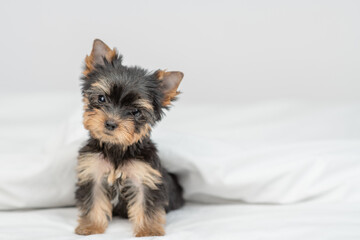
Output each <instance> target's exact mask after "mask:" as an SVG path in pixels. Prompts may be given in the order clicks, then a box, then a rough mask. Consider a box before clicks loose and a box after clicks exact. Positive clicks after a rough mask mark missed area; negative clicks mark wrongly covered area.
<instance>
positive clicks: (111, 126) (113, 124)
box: [105, 120, 118, 131]
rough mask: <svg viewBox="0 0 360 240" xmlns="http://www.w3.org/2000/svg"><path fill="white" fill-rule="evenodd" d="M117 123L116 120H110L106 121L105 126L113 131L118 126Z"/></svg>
mask: <svg viewBox="0 0 360 240" xmlns="http://www.w3.org/2000/svg"><path fill="white" fill-rule="evenodd" d="M117 126H118V125H117V124H116V122H114V121H111V120H108V121H106V122H105V128H106V129H107V130H110V131H113V130H114V129H115V128H117Z"/></svg>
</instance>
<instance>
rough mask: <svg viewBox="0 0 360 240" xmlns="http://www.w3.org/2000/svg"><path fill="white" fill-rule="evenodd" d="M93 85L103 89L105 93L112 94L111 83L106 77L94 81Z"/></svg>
mask: <svg viewBox="0 0 360 240" xmlns="http://www.w3.org/2000/svg"><path fill="white" fill-rule="evenodd" d="M91 86H92V87H95V88H98V89H100V90H102V91H103V92H104V93H106V94H110V89H111V86H110V84H109V83H108V82H107V81H106V80H104V79H100V80H99V81H97V82H95V83H93V84H92V85H91Z"/></svg>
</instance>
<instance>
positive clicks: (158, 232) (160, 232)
mask: <svg viewBox="0 0 360 240" xmlns="http://www.w3.org/2000/svg"><path fill="white" fill-rule="evenodd" d="M164 235H165V230H164V228H163V227H162V226H158V227H154V228H151V229H150V228H149V229H141V230H137V231H135V237H148V236H164Z"/></svg>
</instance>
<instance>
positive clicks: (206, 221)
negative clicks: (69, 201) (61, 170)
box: [0, 203, 360, 240]
mask: <svg viewBox="0 0 360 240" xmlns="http://www.w3.org/2000/svg"><path fill="white" fill-rule="evenodd" d="M76 215H77V211H76V209H75V208H61V209H60V208H58V209H48V210H32V211H10V212H1V213H0V239H4V240H7V239H13V240H24V239H36V240H49V239H51V240H65V239H66V240H72V239H91V240H93V239H94V240H95V239H99V240H100V239H104V240H118V239H136V238H134V237H133V236H132V230H131V224H130V223H129V221H128V220H126V219H119V218H114V219H113V221H112V222H111V223H110V225H109V228H108V229H107V231H106V232H105V234H101V235H92V236H89V237H86V238H84V237H83V236H78V235H76V234H74V228H75V227H76ZM359 225H360V205H359V204H315V203H312V204H296V205H281V206H279V205H248V204H237V205H234V204H228V205H200V204H187V205H186V206H185V207H184V208H183V209H181V210H178V211H174V212H171V213H169V214H168V215H167V224H166V227H165V230H166V236H165V237H149V238H146V239H169V240H184V239H187V240H201V239H206V240H212V239H214V240H219V239H226V240H232V239H233V240H239V239H240V240H242V239H244V240H245V239H246V240H258V239H264V240H289V239H291V240H304V239H306V240H312V239H313V240H325V239H334V240H357V239H360V228H359Z"/></svg>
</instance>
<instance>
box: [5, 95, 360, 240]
mask: <svg viewBox="0 0 360 240" xmlns="http://www.w3.org/2000/svg"><path fill="white" fill-rule="evenodd" d="M8 99H10V97H9V96H7V95H2V96H1V97H0V108H1V109H2V113H1V119H0V121H1V125H0V132H1V134H2V135H1V138H0V156H1V157H0V159H1V168H0V209H1V211H0V239H19V240H20V239H37V240H41V239H80V238H87V239H130V238H133V236H132V231H131V225H130V223H129V222H128V221H127V220H124V219H119V218H114V219H113V221H112V222H111V223H110V225H109V228H108V229H107V231H106V233H105V234H102V235H94V236H88V237H83V236H77V235H75V234H74V228H75V227H76V218H77V211H76V208H75V207H74V196H73V195H74V189H75V181H76V176H75V164H76V154H77V150H78V148H79V147H80V146H81V144H82V143H83V141H84V140H85V139H86V136H87V133H86V132H85V131H84V129H83V128H82V126H81V99H80V96H78V95H77V94H69V93H68V94H64V93H57V94H38V95H34V94H29V95H26V94H25V95H18V96H17V95H16V96H14V95H12V96H11V99H12V101H11V103H9V101H7V100H8ZM44 99H46V101H44ZM24 102H28V103H29V104H31V105H36V106H37V108H36V109H37V110H36V111H35V110H34V108H30V107H29V108H26V107H25V108H24V106H23V103H24ZM14 109H21V111H14ZM167 115H168V116H167V117H166V118H165V119H164V121H163V122H161V123H160V124H159V125H158V126H157V127H156V128H155V129H154V130H153V139H154V141H155V142H156V143H157V145H158V147H159V155H160V157H161V159H162V160H163V164H164V165H165V166H166V167H167V168H168V169H169V170H170V171H172V172H174V173H176V174H177V175H178V176H179V179H180V182H181V184H182V185H183V186H184V189H185V192H184V196H185V198H186V200H187V203H186V205H185V207H184V208H182V209H179V210H177V211H174V212H171V213H169V214H168V215H167V224H166V228H165V229H166V232H167V234H166V236H165V237H159V238H164V239H188V240H191V239H277V240H278V239H316V240H319V239H341V240H345V239H360V227H359V226H360V204H359V202H360V189H359V186H358V183H359V182H360V124H359V123H360V104H359V103H358V102H354V101H352V102H331V103H329V102H306V101H295V100H277V101H267V102H249V103H242V104H233V105H231V104H230V105H221V104H208V105H196V104H195V105H194V104H188V103H182V102H178V103H175V107H174V108H173V109H172V110H171V111H170V112H168V113H167ZM156 238H157V237H150V238H149V239H156Z"/></svg>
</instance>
